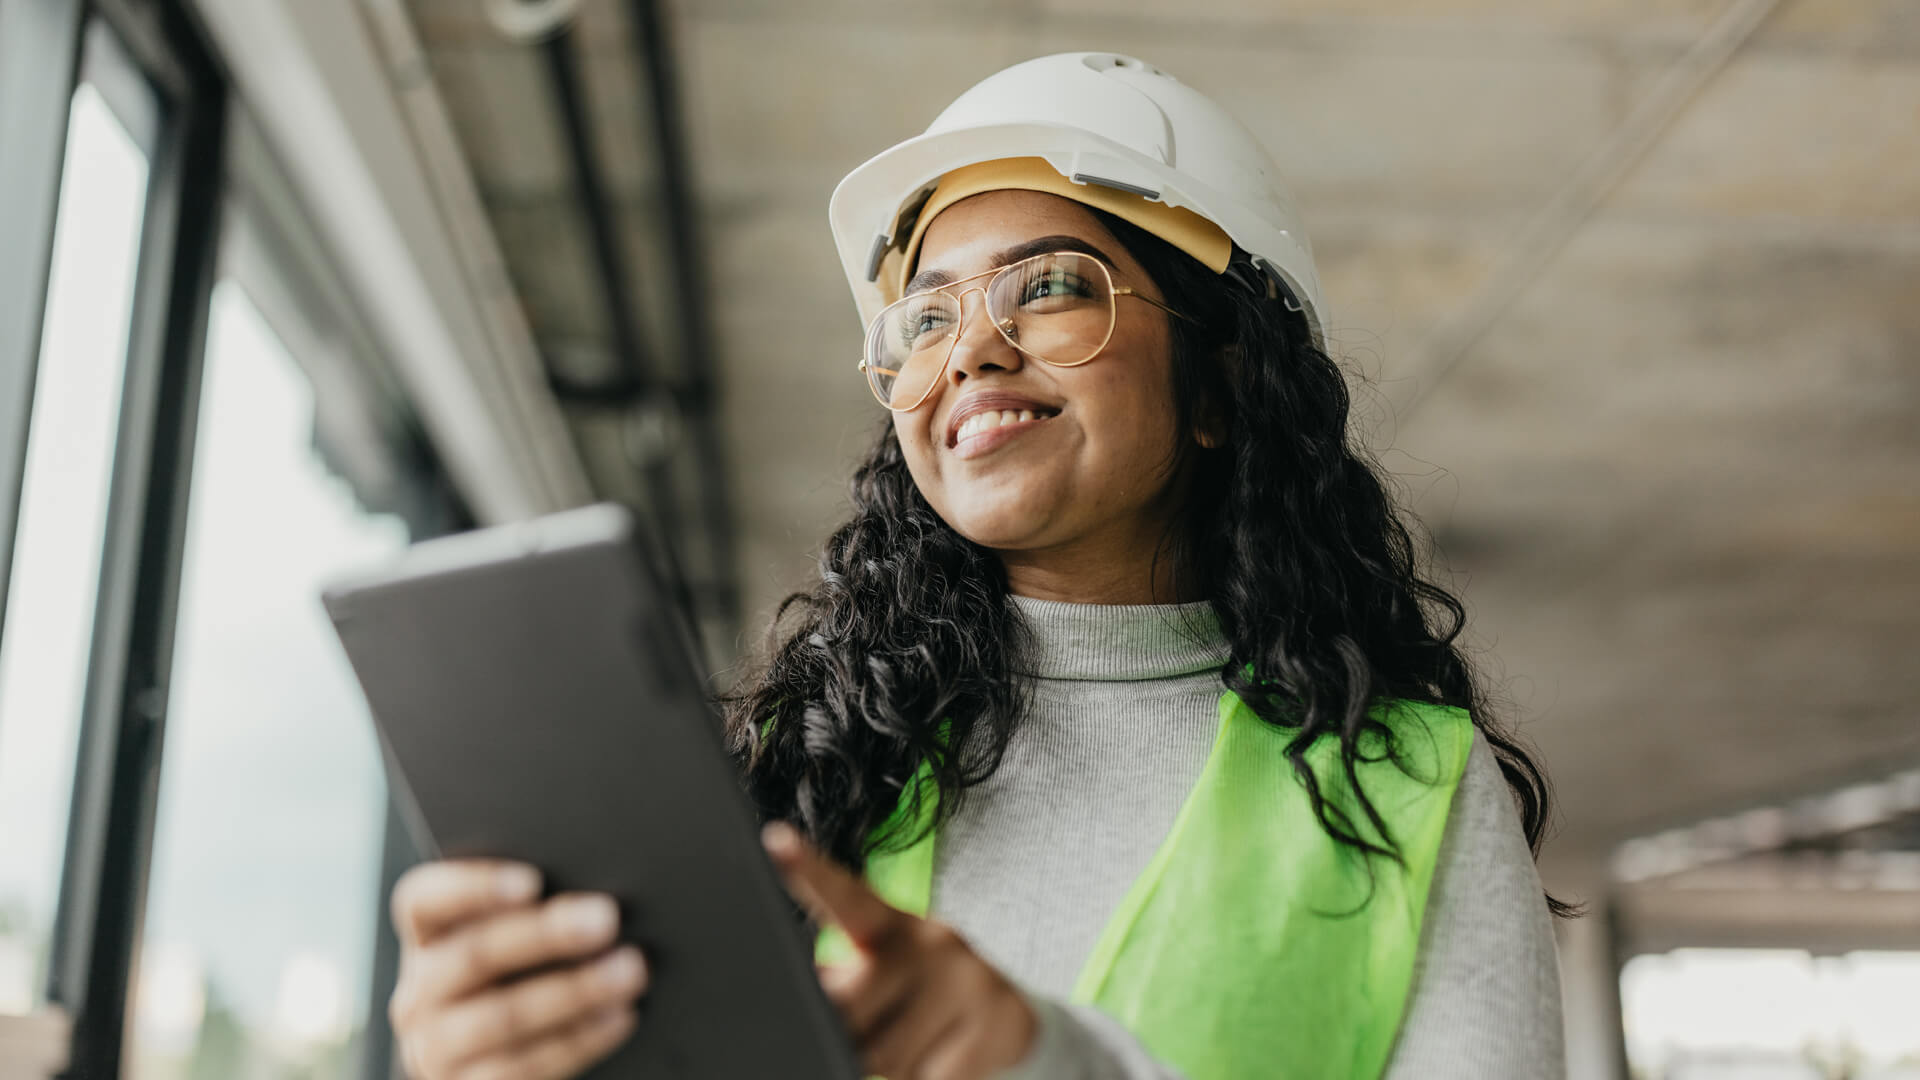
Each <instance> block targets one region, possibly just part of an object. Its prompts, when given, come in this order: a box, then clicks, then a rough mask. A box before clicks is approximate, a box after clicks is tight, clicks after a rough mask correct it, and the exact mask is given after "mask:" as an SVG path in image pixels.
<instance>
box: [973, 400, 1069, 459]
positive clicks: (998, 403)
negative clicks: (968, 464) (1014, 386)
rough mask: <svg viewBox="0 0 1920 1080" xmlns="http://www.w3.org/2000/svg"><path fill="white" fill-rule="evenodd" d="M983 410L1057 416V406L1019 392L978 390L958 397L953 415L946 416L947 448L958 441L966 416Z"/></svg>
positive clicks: (983, 411) (1058, 411)
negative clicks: (958, 401)
mask: <svg viewBox="0 0 1920 1080" xmlns="http://www.w3.org/2000/svg"><path fill="white" fill-rule="evenodd" d="M985 412H1031V413H1033V414H1034V416H1036V417H1045V416H1057V415H1059V413H1060V410H1059V408H1058V407H1057V406H1053V405H1048V404H1047V403H1045V402H1042V401H1035V400H1034V399H1033V398H1030V397H1024V396H1022V395H1020V394H1010V393H1007V392H1005V391H1001V390H980V391H976V392H974V393H971V394H968V395H967V396H966V397H964V398H961V399H960V403H959V404H958V405H955V406H954V407H953V415H951V416H949V417H947V448H948V449H949V450H951V449H953V447H954V446H955V445H956V444H957V443H958V442H959V441H960V425H962V424H964V423H966V422H967V418H968V417H970V416H975V415H978V414H980V413H985Z"/></svg>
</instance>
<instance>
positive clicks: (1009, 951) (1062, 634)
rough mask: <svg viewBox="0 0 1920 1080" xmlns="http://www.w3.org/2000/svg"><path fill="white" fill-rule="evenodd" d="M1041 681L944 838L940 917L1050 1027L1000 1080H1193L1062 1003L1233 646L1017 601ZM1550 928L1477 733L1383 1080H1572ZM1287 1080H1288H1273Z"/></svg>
mask: <svg viewBox="0 0 1920 1080" xmlns="http://www.w3.org/2000/svg"><path fill="white" fill-rule="evenodd" d="M1014 602H1015V604H1016V605H1017V607H1018V609H1019V611H1020V614H1021V615H1022V616H1023V617H1024V619H1025V621H1026V623H1027V625H1028V627H1029V629H1030V631H1031V634H1030V640H1029V641H1028V642H1027V646H1028V647H1027V648H1026V649H1024V650H1022V653H1023V655H1021V657H1020V658H1019V660H1018V663H1017V667H1018V670H1019V673H1020V674H1021V675H1022V676H1024V677H1026V678H1028V679H1029V680H1030V682H1029V686H1030V698H1029V706H1028V712H1027V715H1026V716H1024V717H1023V718H1022V721H1021V724H1020V726H1019V728H1018V729H1017V730H1016V732H1015V735H1014V738H1013V741H1012V743H1011V744H1010V745H1009V747H1008V749H1007V754H1006V757H1005V759H1004V760H1003V761H1002V763H1001V766H1000V768H999V769H998V770H997V771H996V772H995V773H994V774H993V776H992V777H991V778H989V779H988V780H987V782H986V783H984V784H982V785H980V786H979V787H976V788H973V789H971V790H969V791H968V792H967V794H966V797H965V798H964V799H963V801H962V802H961V803H960V804H959V807H958V809H957V810H956V813H955V816H954V818H953V820H952V821H951V822H949V823H948V824H947V825H946V826H944V827H943V828H942V829H941V832H940V835H939V838H938V841H937V846H936V849H935V854H934V863H935V866H934V882H933V898H932V901H933V912H932V913H933V915H934V917H936V918H939V919H942V920H943V921H945V922H947V923H949V924H950V925H952V926H953V927H955V928H956V929H957V930H959V932H960V933H961V934H962V935H963V936H964V937H965V938H966V939H967V940H968V941H969V942H970V943H971V944H972V945H973V947H974V948H975V950H976V951H978V952H979V953H980V954H981V955H982V956H983V957H985V958H986V959H987V960H988V961H989V962H991V963H993V964H994V965H995V966H996V967H998V968H999V969H1000V970H1001V971H1002V972H1004V973H1005V974H1006V975H1007V976H1008V977H1010V978H1011V979H1013V980H1014V981H1015V982H1016V983H1017V984H1019V985H1020V986H1021V987H1022V988H1023V989H1024V990H1025V991H1026V993H1027V996H1028V999H1029V1000H1030V1001H1031V1002H1032V1003H1033V1005H1034V1008H1035V1011H1036V1013H1037V1015H1038V1016H1039V1018H1040V1031H1039V1037H1038V1038H1037V1039H1036V1041H1035V1044H1034V1047H1033V1050H1032V1051H1031V1052H1030V1053H1029V1055H1028V1057H1027V1059H1026V1060H1025V1061H1023V1062H1022V1063H1021V1064H1020V1065H1018V1066H1016V1067H1015V1068H1013V1069H1010V1070H1006V1071H1004V1072H1002V1073H1001V1074H1000V1075H999V1076H998V1077H996V1080H1043V1078H1044V1080H1186V1078H1180V1074H1179V1073H1178V1072H1177V1071H1175V1070H1174V1069H1173V1068H1171V1067H1169V1066H1167V1065H1165V1064H1162V1063H1160V1062H1157V1061H1155V1060H1154V1059H1153V1058H1152V1056H1151V1055H1150V1054H1148V1053H1147V1052H1146V1050H1145V1049H1144V1048H1143V1047H1141V1045H1140V1044H1139V1043H1138V1042H1137V1041H1136V1040H1135V1039H1134V1038H1133V1037H1132V1036H1131V1035H1130V1034H1128V1033H1127V1031H1126V1030H1125V1029H1124V1028H1123V1027H1122V1026H1121V1025H1120V1024H1119V1023H1117V1022H1116V1021H1114V1020H1113V1019H1112V1018H1110V1017H1108V1016H1106V1015H1104V1014H1103V1013H1100V1012H1099V1011H1098V1010H1096V1009H1093V1008H1091V1007H1087V1006H1078V1005H1068V1004H1066V1003H1065V1001H1064V999H1065V997H1066V995H1067V994H1068V992H1069V990H1070V989H1071V987H1072V985H1073V982H1074V979H1075V977H1076V976H1077V975H1078V974H1079V971H1080V967H1081V965H1082V964H1083V963H1084V961H1085V959H1086V957H1087V954H1088V953H1089V952H1091V951H1092V948H1093V944H1094V940H1095V939H1096V938H1097V937H1098V936H1099V934H1100V931H1101V929H1102V928H1103V927H1104V926H1105V925H1106V922H1107V918H1108V916H1109V915H1110V914H1111V913H1112V911H1113V910H1114V908H1115V907H1117V906H1118V905H1119V903H1120V900H1121V898H1122V896H1123V895H1125V893H1126V892H1127V890H1128V888H1129V887H1131V885H1132V884H1133V881H1134V879H1135V878H1136V877H1137V876H1138V875H1139V874H1140V872H1141V871H1142V870H1143V869H1144V868H1145V867H1146V865H1147V862H1148V861H1149V860H1150V859H1151V858H1152V856H1153V853H1154V851H1155V850H1156V849H1157V848H1158V847H1159V845H1160V842H1161V840H1162V838H1163V837H1164V836H1165V835H1166V832H1167V830H1168V829H1169V828H1170V827H1171V826H1172V824H1173V819H1174V816H1175V815H1176V814H1177V813H1178V812H1179V809H1180V806H1181V804H1182V803H1184V802H1185V800H1186V797H1187V793H1188V791H1189V790H1190V789H1191V788H1192V786H1193V784H1194V781H1195V780H1196V779H1197V778H1198V777H1199V775H1200V770H1201V766H1202V765H1203V764H1205V762H1206V758H1207V754H1208V752H1209V751H1210V750H1211V748H1212V746H1213V737H1214V732H1215V730H1216V727H1217V725H1218V724H1219V712H1218V702H1219V699H1220V694H1221V685H1220V681H1219V670H1220V666H1221V664H1223V663H1224V662H1225V660H1226V655H1227V653H1226V643H1225V640H1224V638H1223V636H1222V634H1221V632H1220V628H1219V623H1218V621H1217V620H1216V619H1215V618H1214V615H1213V611H1212V609H1211V607H1209V606H1208V605H1207V604H1204V603H1202V604H1181V605H1166V606H1135V607H1112V606H1098V605H1089V604H1064V603H1055V602H1052V601H1045V600H1031V599H1027V598H1025V597H1015V598H1014ZM1564 1069H1565V1064H1564V1057H1563V1050H1562V1044H1561V1026H1560V990H1559V971H1558V967H1557V964H1556V957H1555V952H1554V941H1553V927H1552V920H1551V917H1550V916H1549V914H1548V912H1547V908H1546V904H1545V901H1544V899H1543V897H1542V890H1541V886H1540V878H1539V875H1538V874H1537V873H1536V872H1535V870H1534V865H1533V859H1532V856H1531V855H1530V853H1529V852H1528V850H1527V842H1526V839H1525V837H1524V836H1523V835H1522V833H1521V830H1520V822H1519V818H1518V815H1517V814H1516V812H1515V810H1514V805H1513V801H1512V799H1511V797H1510V796H1509V794H1508V790H1507V786H1506V782H1505V780H1504V779H1503V778H1502V776H1501V774H1500V770H1499V767H1498V765H1497V764H1496V763H1495V761H1494V758H1493V754H1492V751H1491V749H1490V748H1489V747H1488V745H1487V744H1486V742H1485V741H1484V740H1483V739H1481V738H1480V737H1479V736H1478V735H1477V734H1476V735H1475V738H1474V745H1473V749H1472V751H1471V753H1470V754H1469V756H1468V759H1467V770H1466V774H1465V776H1464V777H1463V778H1462V779H1461V782H1460V787H1459V788H1458V790H1457V791H1456V792H1455V794H1454V799H1453V806H1452V810H1451V812H1450V814H1449V817H1448V822H1447V829H1446V833H1445V836H1444V838H1443V840H1442V842H1441V847H1440V861H1439V865H1438V867H1437V869H1436V870H1435V876H1434V881H1433V886H1432V890H1431V893H1430V895H1429V898H1428V903H1427V913H1426V920H1425V924H1424V926H1423V929H1422V933H1421V945H1420V952H1419V954H1418V956H1417V957H1416V958H1415V968H1414V986H1413V993H1412V996H1411V999H1410V1001H1409V1003H1408V1008H1407V1013H1406V1016H1405V1018H1404V1021H1403V1023H1402V1025H1401V1030H1400V1034H1399V1038H1398V1040H1397V1041H1396V1043H1395V1047H1394V1053H1393V1058H1392V1061H1391V1063H1390V1064H1389V1066H1388V1068H1387V1072H1386V1076H1387V1078H1388V1080H1415V1078H1418V1080H1450V1078H1455V1077H1458V1078H1461V1080H1466V1078H1469V1077H1470V1078H1473V1080H1519V1078H1522V1077H1526V1078H1541V1077H1549V1078H1551V1077H1560V1076H1563V1075H1564ZM1275 1077H1276V1080H1287V1077H1286V1074H1285V1073H1283V1072H1276V1074H1275Z"/></svg>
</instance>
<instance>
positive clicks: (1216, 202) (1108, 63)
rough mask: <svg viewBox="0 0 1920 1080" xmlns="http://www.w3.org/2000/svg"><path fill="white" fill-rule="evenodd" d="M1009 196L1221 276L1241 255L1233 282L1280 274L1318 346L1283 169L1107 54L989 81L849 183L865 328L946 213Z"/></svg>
mask: <svg viewBox="0 0 1920 1080" xmlns="http://www.w3.org/2000/svg"><path fill="white" fill-rule="evenodd" d="M1042 163H1044V166H1045V167H1041V166H1042ZM1009 187H1011V188H1030V189H1034V190H1042V191H1052V192H1055V193H1057V194H1062V195H1065V196H1066V197H1068V198H1072V199H1075V200H1077V201H1080V202H1083V203H1087V204H1089V205H1093V206H1097V207H1099V208H1100V209H1103V210H1108V211H1110V212H1113V213H1116V214H1118V215H1119V216H1120V217H1122V218H1125V219H1127V220H1130V221H1132V222H1133V223H1134V224H1136V225H1139V226H1141V227H1142V228H1145V229H1147V230H1148V231H1149V232H1152V233H1155V234H1156V235H1159V236H1161V237H1162V238H1163V239H1166V240H1168V241H1169V242H1170V243H1173V244H1174V245H1175V246H1177V247H1180V248H1182V249H1183V250H1185V251H1187V252H1188V253H1189V254H1191V255H1193V256H1194V257H1195V258H1198V259H1200V261H1201V262H1203V263H1206V264H1207V265H1208V266H1209V267H1211V268H1212V269H1213V270H1214V271H1216V272H1222V273H1224V272H1227V271H1228V270H1229V259H1230V255H1231V253H1232V251H1233V249H1234V248H1236V247H1237V248H1238V249H1240V250H1241V251H1244V252H1245V253H1246V256H1247V259H1246V262H1248V263H1250V266H1243V265H1239V264H1236V265H1235V267H1234V272H1235V273H1236V274H1241V273H1245V272H1247V271H1251V272H1253V273H1262V272H1263V273H1264V274H1267V275H1271V276H1272V277H1273V278H1274V279H1275V280H1276V281H1277V282H1278V283H1280V284H1281V285H1284V287H1285V290H1286V292H1287V293H1288V294H1290V296H1291V298H1292V300H1293V302H1294V303H1297V304H1298V305H1299V307H1300V308H1301V310H1302V312H1303V314H1304V315H1305V316H1306V319H1307V324H1308V326H1309V327H1310V328H1311V329H1312V331H1313V335H1314V338H1315V340H1319V338H1320V329H1321V311H1322V307H1321V300H1320V279H1319V275H1318V274H1316V273H1315V272H1314V268H1313V251H1312V248H1311V247H1310V246H1309V245H1308V243H1307V234H1306V230H1305V229H1304V228H1303V226H1302V223H1301V221H1300V215H1299V212H1298V211H1297V210H1296V209H1295V208H1294V203H1293V198H1292V196H1291V195H1289V194H1288V193H1287V191H1286V189H1285V187H1283V186H1282V185H1281V183H1280V177H1279V169H1278V167H1276V166H1275V164H1274V162H1273V159H1272V157H1270V156H1269V155H1268V154H1267V152H1266V151H1265V149H1263V148H1262V147H1261V146H1260V144H1259V143H1258V142H1257V141H1255V139H1254V137H1253V135H1252V134H1251V133H1249V132H1248V131H1247V129H1246V128H1245V127H1243V126H1241V124H1240V123H1239V121H1237V120H1235V119H1234V118H1233V117H1231V116H1229V115H1228V114H1227V112H1226V110H1224V109H1222V108H1220V106H1218V105H1216V104H1214V103H1213V101H1211V100H1210V99H1208V98H1207V97H1206V96H1204V95H1202V94H1201V93H1200V92H1199V91H1197V90H1194V89H1193V88H1192V87H1189V86H1187V85H1186V84H1184V83H1182V82H1180V81H1179V80H1178V79H1175V78H1174V77H1173V76H1171V75H1168V74H1167V73H1165V72H1163V71H1161V70H1160V69H1158V68H1156V67H1154V66H1152V65H1150V64H1147V63H1144V62H1142V61H1139V60H1136V59H1134V58H1132V57H1130V56H1120V55H1117V54H1115V53H1099V52H1082V53H1060V54H1058V55H1054V56H1043V57H1041V58H1039V59H1037V60H1028V61H1026V62H1025V63H1020V64H1015V65H1014V66H1013V67H1010V68H1007V69H1006V70H1005V71H1002V72H999V73H998V74H995V75H992V76H989V77H988V78H987V79H986V80H984V81H982V82H981V83H979V84H978V85H976V86H974V87H973V89H971V90H968V91H967V92H966V93H964V94H962V95H960V97H959V99H958V100H956V101H955V102H954V103H953V104H952V105H949V106H947V108H946V111H944V112H942V113H941V114H940V115H939V116H938V117H936V118H935V119H934V121H933V123H932V125H931V126H929V127H928V128H927V130H926V132H925V133H924V134H921V135H918V136H916V137H914V138H911V139H908V140H907V141H906V142H903V143H900V144H899V145H897V146H894V147H893V148H891V149H889V150H886V151H884V152H882V153H881V154H879V155H878V156H876V157H874V158H873V159H871V160H869V161H868V162H867V163H866V164H864V165H861V166H860V167H859V168H857V169H855V170H853V171H852V172H850V173H848V174H847V176H846V178H845V179H843V180H841V181H840V185H839V187H837V188H835V189H834V192H833V199H832V201H831V202H830V203H829V205H828V210H827V216H828V219H829V221H830V222H831V224H832V226H833V237H834V243H835V244H836V245H837V246H838V248H839V252H840V262H841V265H842V267H843V268H844V269H845V270H846V274H847V282H848V284H850V285H851V286H852V287H853V294H854V300H855V302H856V303H857V304H858V305H859V308H860V317H861V320H862V322H869V321H871V320H872V319H873V317H874V316H875V315H877V314H879V312H880V309H881V308H883V307H885V306H886V305H887V304H889V303H891V302H892V301H894V300H897V299H899V295H900V289H901V288H902V287H903V285H904V283H905V280H906V278H907V276H908V275H909V274H910V273H911V264H912V261H913V259H914V257H915V256H916V255H917V248H918V243H919V235H920V231H921V230H923V229H924V228H925V227H926V224H927V222H928V221H930V220H931V219H932V217H933V216H934V214H937V213H938V212H939V210H940V209H942V208H944V207H945V206H946V205H949V204H951V203H952V202H954V201H957V200H958V199H959V198H964V197H965V196H966V195H968V194H974V193H977V192H979V191H987V190H994V189H998V188H1009Z"/></svg>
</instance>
